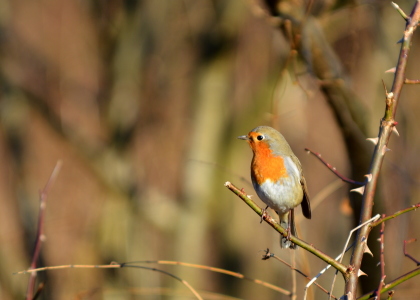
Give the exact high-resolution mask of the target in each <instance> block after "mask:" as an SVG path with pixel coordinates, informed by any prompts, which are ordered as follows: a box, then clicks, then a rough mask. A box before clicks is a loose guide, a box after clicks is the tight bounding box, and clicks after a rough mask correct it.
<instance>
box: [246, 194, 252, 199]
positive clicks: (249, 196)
mask: <svg viewBox="0 0 420 300" xmlns="http://www.w3.org/2000/svg"><path fill="white" fill-rule="evenodd" d="M246 196H247V197H248V198H249V199H252V197H254V195H246Z"/></svg>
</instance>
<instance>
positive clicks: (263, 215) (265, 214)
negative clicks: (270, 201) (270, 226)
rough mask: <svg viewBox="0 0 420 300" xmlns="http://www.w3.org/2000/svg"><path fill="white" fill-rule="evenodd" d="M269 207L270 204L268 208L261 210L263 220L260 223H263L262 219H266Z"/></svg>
mask: <svg viewBox="0 0 420 300" xmlns="http://www.w3.org/2000/svg"><path fill="white" fill-rule="evenodd" d="M267 208H268V205H267V206H266V208H263V209H262V210H261V221H260V224H261V223H262V221H264V219H265V218H266V217H267Z"/></svg>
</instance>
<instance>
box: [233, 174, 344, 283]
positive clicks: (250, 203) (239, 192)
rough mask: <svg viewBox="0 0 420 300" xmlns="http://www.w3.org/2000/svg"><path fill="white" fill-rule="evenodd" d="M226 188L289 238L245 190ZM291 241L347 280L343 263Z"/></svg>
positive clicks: (311, 246) (307, 246) (292, 238)
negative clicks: (331, 267) (334, 269)
mask: <svg viewBox="0 0 420 300" xmlns="http://www.w3.org/2000/svg"><path fill="white" fill-rule="evenodd" d="M225 186H226V187H227V188H228V189H229V190H231V191H232V192H233V193H234V194H235V195H237V196H238V197H239V198H241V199H242V200H243V201H244V202H245V203H246V204H247V205H248V206H249V207H251V208H252V209H253V210H254V211H255V212H256V213H257V214H258V215H259V216H261V217H262V218H263V220H264V221H265V222H267V223H268V224H269V225H270V226H271V227H273V228H274V229H275V230H277V231H278V232H279V233H280V234H282V235H283V236H284V237H286V236H287V231H286V229H284V228H283V227H281V226H280V225H279V224H278V223H277V222H276V221H275V220H274V219H273V218H272V217H270V216H269V215H268V214H267V213H264V212H263V209H261V207H259V206H258V205H257V204H256V203H255V202H254V201H252V199H251V198H249V197H248V196H247V195H246V194H245V192H244V191H243V190H240V189H238V188H237V187H236V186H234V185H233V184H232V183H230V182H229V181H228V182H226V183H225ZM290 240H291V241H292V243H294V244H296V245H298V246H300V247H302V248H303V249H305V250H307V251H309V252H311V253H312V254H314V255H315V256H317V257H319V258H320V259H322V260H323V261H325V262H326V263H328V264H330V265H332V266H333V267H334V268H336V269H337V270H338V271H340V273H341V274H343V276H344V277H345V278H346V277H347V267H346V266H345V265H343V264H342V263H339V262H338V261H336V260H335V259H334V258H332V257H330V256H328V255H327V254H325V253H323V252H322V251H320V250H318V249H317V248H315V247H314V246H313V245H310V244H308V243H306V242H304V241H302V240H301V239H298V238H297V237H295V236H293V235H292V236H290Z"/></svg>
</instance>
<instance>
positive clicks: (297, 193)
mask: <svg viewBox="0 0 420 300" xmlns="http://www.w3.org/2000/svg"><path fill="white" fill-rule="evenodd" d="M285 165H286V168H287V171H288V174H289V177H286V178H282V179H280V180H279V181H277V182H272V181H271V180H267V181H265V182H264V183H263V184H261V186H258V185H257V184H256V183H255V182H253V185H254V189H255V191H256V192H257V194H258V197H260V199H261V200H262V201H263V202H264V203H265V204H266V205H268V206H269V207H270V208H271V209H274V210H275V211H277V212H278V213H279V214H285V213H287V212H288V211H289V210H291V209H293V208H295V207H296V206H298V205H299V204H300V203H301V202H302V199H303V190H302V185H301V183H300V173H299V170H298V169H297V168H296V167H295V166H294V164H293V163H292V162H291V159H290V158H286V159H285Z"/></svg>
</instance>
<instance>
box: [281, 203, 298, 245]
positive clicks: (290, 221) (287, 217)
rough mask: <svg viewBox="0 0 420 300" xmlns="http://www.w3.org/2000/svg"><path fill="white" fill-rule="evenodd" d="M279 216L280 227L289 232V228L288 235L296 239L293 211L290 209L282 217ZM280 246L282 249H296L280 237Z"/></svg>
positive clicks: (286, 239)
mask: <svg viewBox="0 0 420 300" xmlns="http://www.w3.org/2000/svg"><path fill="white" fill-rule="evenodd" d="M279 216H280V225H281V227H283V228H284V229H286V230H289V229H288V228H289V227H290V234H291V235H293V236H295V237H297V232H296V225H295V210H294V209H292V210H290V211H289V212H288V213H285V214H284V215H279ZM280 246H281V247H282V248H290V249H296V248H297V246H296V245H295V244H294V243H292V242H291V241H290V240H289V239H288V238H287V237H284V236H281V237H280Z"/></svg>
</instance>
